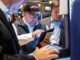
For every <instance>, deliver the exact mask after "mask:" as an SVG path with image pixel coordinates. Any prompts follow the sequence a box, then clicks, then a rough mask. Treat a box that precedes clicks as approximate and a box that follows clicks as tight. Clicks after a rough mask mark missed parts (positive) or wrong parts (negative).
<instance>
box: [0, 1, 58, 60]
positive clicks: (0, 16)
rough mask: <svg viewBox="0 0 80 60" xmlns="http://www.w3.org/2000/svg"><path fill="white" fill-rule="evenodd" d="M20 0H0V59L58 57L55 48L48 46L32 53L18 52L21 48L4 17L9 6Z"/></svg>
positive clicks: (35, 59) (27, 59)
mask: <svg viewBox="0 0 80 60" xmlns="http://www.w3.org/2000/svg"><path fill="white" fill-rule="evenodd" d="M19 2H21V0H0V47H1V48H2V50H1V51H0V54H1V55H0V60H50V59H52V58H56V57H58V55H57V53H58V52H57V50H56V49H55V48H54V49H52V48H50V47H48V46H45V47H42V48H40V49H38V48H36V50H35V51H34V52H33V54H32V55H25V54H22V53H21V52H20V50H21V48H20V46H19V44H18V39H17V37H16V35H15V32H14V30H13V27H12V25H11V24H10V23H9V21H8V19H7V18H6V14H7V11H8V9H7V8H9V7H11V6H12V5H14V4H15V3H19Z"/></svg>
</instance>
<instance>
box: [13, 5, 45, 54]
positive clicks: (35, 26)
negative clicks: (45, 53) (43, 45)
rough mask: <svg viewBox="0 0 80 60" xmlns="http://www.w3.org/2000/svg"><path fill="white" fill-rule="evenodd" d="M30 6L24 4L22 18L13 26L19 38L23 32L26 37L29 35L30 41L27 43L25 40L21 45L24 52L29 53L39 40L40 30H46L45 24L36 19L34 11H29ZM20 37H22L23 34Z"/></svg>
mask: <svg viewBox="0 0 80 60" xmlns="http://www.w3.org/2000/svg"><path fill="white" fill-rule="evenodd" d="M30 7H31V6H30V5H25V6H24V9H23V11H24V12H23V18H22V20H21V21H20V22H18V23H14V25H15V28H16V29H14V30H15V32H16V34H17V36H18V38H19V37H20V38H21V36H22V35H23V34H24V35H25V36H26V37H28V36H29V37H31V39H30V41H31V42H29V43H28V42H27V44H24V45H23V46H22V49H23V51H24V52H25V53H26V54H29V53H31V52H33V51H34V50H35V47H36V45H37V43H38V40H39V35H40V34H41V33H42V32H44V31H46V26H45V25H43V24H41V23H40V22H39V21H38V20H37V16H36V15H35V13H31V12H33V11H30V10H31V8H30ZM28 9H29V10H28ZM16 30H17V31H16ZM21 39H24V36H23V37H22V38H21ZM26 40H28V39H26Z"/></svg>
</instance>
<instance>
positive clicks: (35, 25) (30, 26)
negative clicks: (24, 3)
mask: <svg viewBox="0 0 80 60" xmlns="http://www.w3.org/2000/svg"><path fill="white" fill-rule="evenodd" d="M23 22H24V23H25V24H26V25H27V26H29V27H35V26H36V25H37V24H38V21H37V23H36V24H35V25H34V26H31V25H30V24H29V23H28V22H26V21H25V20H24V19H23Z"/></svg>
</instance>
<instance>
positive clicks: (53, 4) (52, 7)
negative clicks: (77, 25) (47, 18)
mask: <svg viewBox="0 0 80 60" xmlns="http://www.w3.org/2000/svg"><path fill="white" fill-rule="evenodd" d="M58 7H59V4H55V3H52V4H51V11H52V9H55V8H58Z"/></svg>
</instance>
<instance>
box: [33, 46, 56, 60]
mask: <svg viewBox="0 0 80 60" xmlns="http://www.w3.org/2000/svg"><path fill="white" fill-rule="evenodd" d="M33 56H34V57H35V58H36V60H51V59H53V58H58V52H57V50H56V49H55V48H49V47H48V46H44V47H42V48H40V49H38V48H36V50H35V51H34V52H33Z"/></svg>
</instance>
